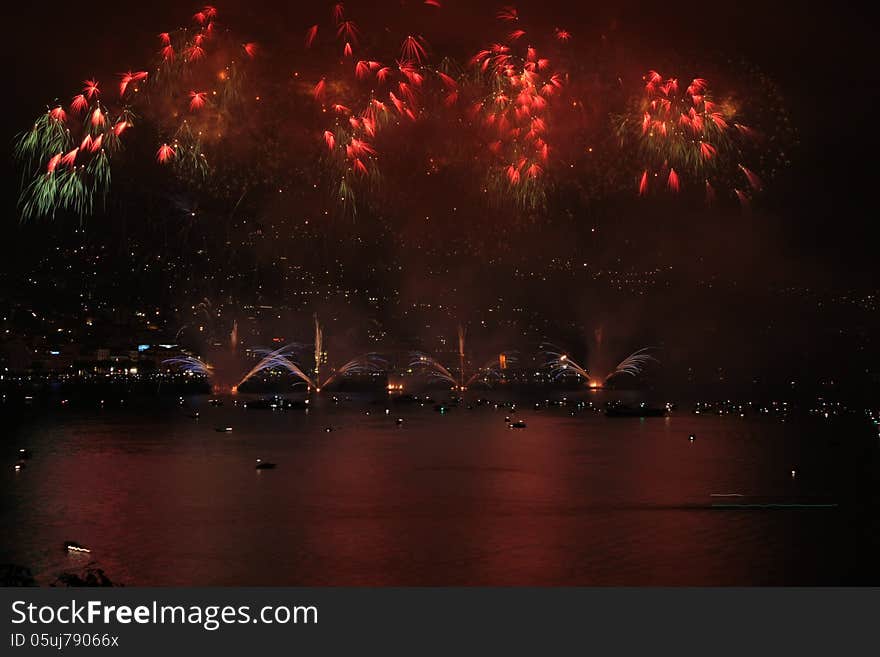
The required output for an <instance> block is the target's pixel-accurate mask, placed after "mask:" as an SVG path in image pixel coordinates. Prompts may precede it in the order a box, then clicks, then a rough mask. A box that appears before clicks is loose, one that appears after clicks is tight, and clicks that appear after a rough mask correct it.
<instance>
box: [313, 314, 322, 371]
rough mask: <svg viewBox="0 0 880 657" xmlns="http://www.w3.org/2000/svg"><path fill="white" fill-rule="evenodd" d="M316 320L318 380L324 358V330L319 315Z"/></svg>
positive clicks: (316, 369)
mask: <svg viewBox="0 0 880 657" xmlns="http://www.w3.org/2000/svg"><path fill="white" fill-rule="evenodd" d="M314 320H315V379H317V378H318V376H319V374H320V370H321V359H322V358H323V357H324V329H322V328H321V324H320V322H318V313H315V315H314Z"/></svg>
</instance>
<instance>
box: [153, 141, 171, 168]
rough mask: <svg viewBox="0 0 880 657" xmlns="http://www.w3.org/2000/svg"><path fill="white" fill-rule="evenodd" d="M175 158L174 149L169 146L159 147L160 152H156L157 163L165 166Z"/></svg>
mask: <svg viewBox="0 0 880 657" xmlns="http://www.w3.org/2000/svg"><path fill="white" fill-rule="evenodd" d="M173 157H174V149H173V148H171V146H169V145H168V144H162V145H161V146H159V150H158V151H156V161H157V162H158V163H159V164H165V163H166V162H168V161H169V160H171V159H172V158H173Z"/></svg>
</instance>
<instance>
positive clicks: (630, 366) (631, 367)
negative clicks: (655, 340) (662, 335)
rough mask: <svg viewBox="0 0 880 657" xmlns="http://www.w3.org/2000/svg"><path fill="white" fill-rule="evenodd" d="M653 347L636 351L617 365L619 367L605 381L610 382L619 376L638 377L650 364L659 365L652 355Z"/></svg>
mask: <svg viewBox="0 0 880 657" xmlns="http://www.w3.org/2000/svg"><path fill="white" fill-rule="evenodd" d="M649 351H651V347H645V348H643V349H639V350H638V351H634V352H633V353H631V354H630V355H629V356H627V357H626V358H624V359H623V360H622V361H620V363H618V364H617V367H615V368H614V371H612V372H611V374H609V375H608V376H607V377H605V380H606V381H608V380H609V379H611V377H613V376H617V375H618V374H628V375H629V376H638V375H639V374H641V373H642V371H643V370H644V368H645V365H647V364H648V363H657V362H659V361H658V360H657V359H656V358H655V357H654V356H652V355H651V354H650V353H648V352H649Z"/></svg>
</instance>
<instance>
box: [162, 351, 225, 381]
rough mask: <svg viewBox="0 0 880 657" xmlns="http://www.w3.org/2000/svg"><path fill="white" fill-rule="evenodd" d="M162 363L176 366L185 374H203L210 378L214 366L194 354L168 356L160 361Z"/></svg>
mask: <svg viewBox="0 0 880 657" xmlns="http://www.w3.org/2000/svg"><path fill="white" fill-rule="evenodd" d="M162 364H163V365H168V366H172V367H177V368H179V369H180V370H181V371H183V372H185V373H187V374H190V375H198V376H203V377H205V378H206V379H210V378H211V377H212V375H213V373H214V368H213V367H212V366H210V365H208V364H207V363H206V362H205V361H203V360H201V359H200V358H196V357H195V356H179V357H176V358H168V359H166V360H164V361H162Z"/></svg>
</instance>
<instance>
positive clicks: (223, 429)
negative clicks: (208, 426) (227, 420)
mask: <svg viewBox="0 0 880 657" xmlns="http://www.w3.org/2000/svg"><path fill="white" fill-rule="evenodd" d="M214 431H216V432H217V433H232V427H217V428H216V429H214Z"/></svg>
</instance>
